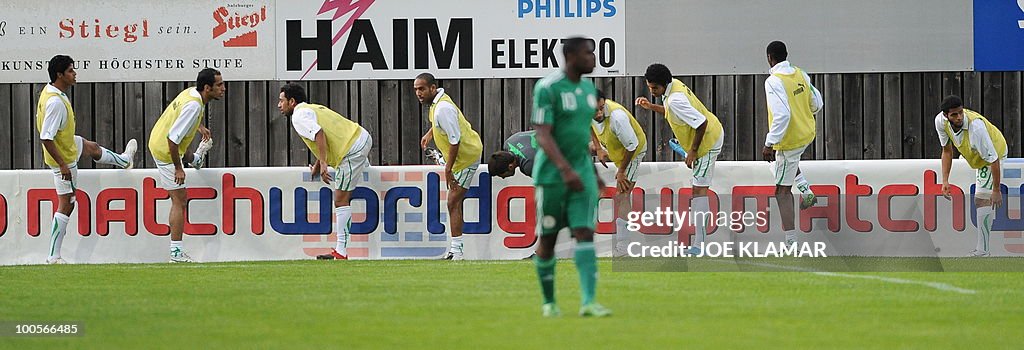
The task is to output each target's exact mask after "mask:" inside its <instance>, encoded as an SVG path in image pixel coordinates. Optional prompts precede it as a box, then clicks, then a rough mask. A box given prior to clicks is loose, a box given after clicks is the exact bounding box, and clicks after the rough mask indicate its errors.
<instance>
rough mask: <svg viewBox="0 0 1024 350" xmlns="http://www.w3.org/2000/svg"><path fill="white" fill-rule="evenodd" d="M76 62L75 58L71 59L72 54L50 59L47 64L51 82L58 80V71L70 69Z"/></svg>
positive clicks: (62, 71)
mask: <svg viewBox="0 0 1024 350" xmlns="http://www.w3.org/2000/svg"><path fill="white" fill-rule="evenodd" d="M73 64H75V60H73V59H71V56H66V55H57V56H53V58H51V59H50V64H49V65H47V66H46V72H47V73H50V84H53V83H54V82H56V81H57V73H64V72H66V71H67V70H68V67H70V66H71V65H73Z"/></svg>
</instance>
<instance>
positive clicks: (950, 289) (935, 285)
mask: <svg viewBox="0 0 1024 350" xmlns="http://www.w3.org/2000/svg"><path fill="white" fill-rule="evenodd" d="M811 273H813V274H815V275H819V276H834V277H847V278H862V279H870V280H877V281H883V282H890V283H899V284H916V285H920V286H926V287H931V288H935V289H938V290H943V291H947V292H956V293H960V294H975V293H977V292H978V291H976V290H973V289H964V288H960V287H957V286H954V285H951V284H946V283H941V282H928V281H914V280H907V279H902V278H895V277H884V276H875V275H852V274H846V273H837V272H822V271H812V272H811Z"/></svg>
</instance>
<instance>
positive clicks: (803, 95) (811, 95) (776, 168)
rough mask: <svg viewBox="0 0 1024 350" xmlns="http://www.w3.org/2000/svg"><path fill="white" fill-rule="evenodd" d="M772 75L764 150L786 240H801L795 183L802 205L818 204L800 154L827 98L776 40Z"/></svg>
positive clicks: (771, 53) (771, 50)
mask: <svg viewBox="0 0 1024 350" xmlns="http://www.w3.org/2000/svg"><path fill="white" fill-rule="evenodd" d="M766 52H767V59H768V65H769V66H771V67H772V68H771V76H769V77H768V79H766V80H765V82H764V89H765V94H766V96H767V102H768V124H769V129H768V134H767V135H766V136H765V142H764V148H763V149H762V151H761V154H762V157H763V158H764V160H765V161H768V162H774V164H773V165H772V167H773V170H772V172H773V173H774V176H775V200H776V202H777V203H778V206H779V212H780V213H779V214H780V216H781V218H782V228H783V231H785V235H786V243H787V244H795V243H796V242H797V233H796V223H795V222H796V208H795V207H794V203H793V192H792V187H793V185H794V184H796V186H797V189H799V190H800V192H801V203H800V208H808V207H810V206H811V205H814V202H815V201H816V199H815V198H814V197H813V193H811V194H808V192H809V191H810V188H809V186H808V185H807V181H806V179H804V177H803V175H798V173H800V157H801V155H803V152H804V150H805V149H807V145H809V144H810V143H811V142H812V141H814V136H815V128H816V126H815V120H814V114H816V113H818V111H821V109H822V107H824V105H825V104H824V101H823V100H822V98H821V92H819V91H818V89H816V88H815V87H814V85H812V84H811V79H810V77H809V76H808V75H807V73H804V71H803V70H801V69H800V68H797V67H795V66H793V65H791V64H790V63H789V61H788V59H789V58H788V57H789V53H788V51H787V50H786V44H784V43H783V42H781V41H773V42H771V43H769V44H768V48H767V49H766Z"/></svg>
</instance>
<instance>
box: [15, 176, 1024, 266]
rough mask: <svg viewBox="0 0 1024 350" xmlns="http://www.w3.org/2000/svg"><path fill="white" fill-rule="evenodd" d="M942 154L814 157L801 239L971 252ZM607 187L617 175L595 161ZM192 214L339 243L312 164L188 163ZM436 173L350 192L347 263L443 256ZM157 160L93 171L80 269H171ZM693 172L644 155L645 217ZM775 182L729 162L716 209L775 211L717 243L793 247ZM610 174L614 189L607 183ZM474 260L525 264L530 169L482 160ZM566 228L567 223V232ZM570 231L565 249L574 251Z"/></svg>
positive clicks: (1019, 247) (227, 227)
mask: <svg viewBox="0 0 1024 350" xmlns="http://www.w3.org/2000/svg"><path fill="white" fill-rule="evenodd" d="M939 164H940V163H939V161H938V160H885V161H808V162H803V163H801V171H802V172H803V173H804V174H805V175H806V177H807V178H808V179H809V180H810V181H811V182H812V184H813V185H812V188H813V189H814V191H815V192H816V193H818V195H819V197H820V201H819V203H818V204H817V205H816V206H814V207H812V208H811V209H808V210H804V211H800V212H799V213H798V214H797V228H798V231H799V232H801V241H803V242H825V252H826V253H827V254H828V255H829V256H845V255H859V256H890V257H900V256H925V257H928V256H932V257H950V256H963V255H964V254H966V252H968V251H970V250H971V249H973V247H974V244H975V241H976V240H975V237H976V236H975V232H976V228H975V227H976V226H975V225H976V222H977V221H976V219H975V217H974V214H973V213H974V210H973V204H972V203H973V201H972V200H971V198H972V193H973V186H974V179H975V176H974V172H973V170H971V169H969V168H968V167H967V165H966V163H965V162H963V161H962V160H957V161H954V166H953V173H952V175H951V177H950V181H951V184H952V185H954V187H953V196H952V197H951V199H945V198H943V197H942V196H941V174H940V173H939V168H940V165H939ZM1022 168H1024V160H1021V159H1010V160H1008V161H1007V162H1006V164H1005V167H1004V171H1003V185H1004V188H1003V191H1004V192H1006V195H1005V196H1004V205H1003V206H1002V207H1001V208H1000V209H999V210H997V211H996V219H995V222H994V225H993V227H992V229H991V243H990V246H991V248H990V250H991V252H992V254H993V255H995V256H1021V255H1024V234H1022V231H1024V219H1021V216H1020V210H1021V196H1020V190H1021V177H1022V176H1021V170H1022ZM598 169H599V172H600V174H601V176H602V177H603V178H605V179H606V180H608V181H611V179H613V178H614V173H615V169H614V167H611V168H603V167H601V166H600V165H598ZM186 174H187V181H188V185H189V189H188V195H189V198H190V204H189V207H188V208H189V215H188V218H189V221H188V222H187V223H186V225H185V232H186V237H185V240H184V242H185V247H186V249H187V250H188V251H189V252H190V255H192V257H194V258H196V259H197V260H199V261H205V262H212V261H239V260H290V259H312V258H313V257H315V256H316V255H317V254H322V253H325V252H327V251H329V249H330V248H331V247H333V246H334V241H335V235H334V234H333V233H332V231H333V230H332V224H331V218H332V217H333V215H332V214H331V213H332V212H333V211H332V207H333V201H332V194H331V190H330V189H329V188H328V187H327V186H325V185H324V184H323V183H322V182H319V181H318V180H313V179H311V178H310V174H309V172H308V170H306V169H304V168H284V167H276V168H226V169H204V170H198V171H196V170H186ZM441 174H442V169H441V168H440V167H437V166H393V167H371V168H369V169H368V170H367V171H366V172H365V173H364V174H362V176H363V183H362V184H361V185H360V186H359V187H358V188H357V189H356V190H355V192H354V193H353V201H352V203H353V219H352V222H353V224H352V229H351V232H352V236H351V239H350V243H349V252H350V256H351V257H353V258H355V259H432V258H440V257H441V256H443V255H444V253H445V252H446V251H447V248H448V245H449V238H448V230H447V227H448V226H447V225H448V223H447V218H448V215H447V212H446V211H447V210H446V208H447V206H446V201H445V198H446V188H445V186H444V181H443V178H442V175H441ZM52 176H53V175H52V173H51V172H50V171H48V170H24V171H20V170H19V171H3V172H0V264H4V265H9V264H37V263H42V262H43V261H44V260H45V258H46V254H47V252H48V247H49V238H50V237H49V227H50V223H51V213H52V211H53V209H54V204H53V203H54V201H55V199H56V194H55V191H54V190H53V184H52V181H53V179H52ZM155 176H156V170H155V169H141V170H131V171H124V170H81V171H80V172H79V180H78V192H77V196H76V199H77V207H76V210H75V213H74V214H73V215H72V216H71V222H70V223H69V225H68V236H67V237H66V239H65V243H64V246H63V252H64V254H63V255H64V257H65V258H66V259H68V260H69V261H71V262H75V263H113V262H119V263H129V262H161V261H166V259H167V244H168V240H169V238H168V237H167V235H168V226H167V210H168V208H169V205H170V200H169V199H168V197H167V193H166V192H165V191H163V190H161V189H159V188H157V187H156V182H155V180H154V178H155ZM689 178H690V171H689V170H688V169H686V168H685V166H684V165H683V164H682V163H645V164H643V165H642V166H641V168H640V170H639V178H638V182H637V183H638V185H639V187H638V188H637V189H635V190H634V192H633V193H632V194H633V196H632V200H633V210H634V211H635V212H636V213H638V214H643V213H654V212H656V211H658V210H659V208H661V209H664V208H668V209H669V211H672V212H684V211H687V210H689V193H690V192H689V188H690V185H689ZM772 179H773V177H772V175H771V173H770V171H769V168H768V165H767V164H766V163H763V162H720V163H718V167H717V169H716V172H715V180H714V184H713V185H712V187H711V190H712V193H711V194H710V203H711V209H712V211H716V212H725V213H728V214H729V216H731V217H733V218H739V217H742V216H743V215H739V216H735V215H733V214H734V213H741V214H742V213H748V214H754V215H755V216H757V215H764V216H765V218H766V219H767V220H766V221H765V222H758V221H751V222H744V221H742V220H739V221H737V220H733V219H729V221H728V222H720V221H717V220H716V222H715V223H714V225H712V227H711V228H710V230H709V234H710V235H709V236H708V239H707V240H708V242H730V241H750V242H761V243H768V242H781V241H783V240H784V237H783V234H782V230H781V224H780V219H779V214H778V210H777V206H775V203H774V200H772V199H771V195H772V193H773V192H774V186H773V183H772ZM609 183H611V182H609ZM613 194H614V188H608V189H606V191H605V192H604V193H603V195H602V200H601V201H600V203H599V215H598V223H597V235H596V240H595V241H596V245H597V249H598V253H599V254H600V255H602V256H610V255H612V254H613V250H614V249H613V248H614V246H615V243H616V240H615V237H614V236H615V235H614V234H613V233H614V232H615V224H614V213H613V209H612V201H611V196H612V195H613ZM465 213H466V214H465V216H466V225H465V228H464V230H465V237H466V239H465V243H466V258H467V259H521V258H524V257H527V256H529V255H530V254H531V253H532V251H533V248H534V245H535V243H536V242H537V236H536V231H535V230H536V227H537V225H536V223H537V221H536V216H537V213H536V210H535V207H534V190H533V186H532V182H531V180H530V179H529V178H526V177H525V176H523V175H521V174H518V175H516V176H514V177H511V178H508V179H501V178H497V177H491V176H490V174H489V173H488V172H487V171H486V167H482V168H481V170H480V171H479V172H478V174H477V177H476V178H475V179H474V180H473V185H472V187H471V189H470V190H469V193H468V199H467V201H466V203H465ZM638 223H639V226H640V227H639V230H638V232H636V233H635V235H640V236H644V237H655V238H659V237H665V236H667V235H676V236H674V237H677V238H673V240H677V241H678V242H679V243H689V242H691V239H692V235H693V233H694V228H693V226H692V224H691V223H690V222H684V223H683V224H682V225H681V226H680V225H675V223H671V222H665V221H659V222H650V223H644V222H638ZM563 235H565V232H563ZM572 244H573V243H572V240H571V239H569V238H568V237H567V236H563V237H562V238H561V239H560V243H559V245H558V246H556V251H557V252H558V254H559V255H560V256H564V257H571V256H572Z"/></svg>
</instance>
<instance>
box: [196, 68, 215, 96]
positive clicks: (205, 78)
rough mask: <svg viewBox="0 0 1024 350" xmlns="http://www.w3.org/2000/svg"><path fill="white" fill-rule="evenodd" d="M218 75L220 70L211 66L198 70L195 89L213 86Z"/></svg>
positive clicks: (200, 90) (201, 89)
mask: <svg viewBox="0 0 1024 350" xmlns="http://www.w3.org/2000/svg"><path fill="white" fill-rule="evenodd" d="M218 75H220V71H218V70H216V69H213V68H204V69H203V70H201V71H199V75H198V76H196V90H199V92H203V90H205V89H206V86H207V85H209V86H210V87H213V85H214V84H216V83H217V76H218Z"/></svg>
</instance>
